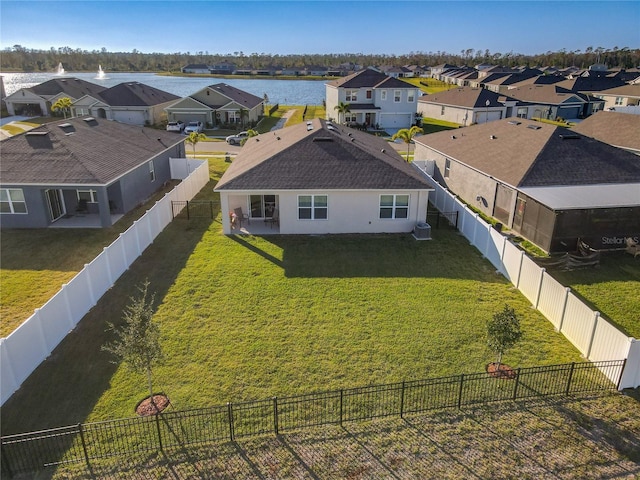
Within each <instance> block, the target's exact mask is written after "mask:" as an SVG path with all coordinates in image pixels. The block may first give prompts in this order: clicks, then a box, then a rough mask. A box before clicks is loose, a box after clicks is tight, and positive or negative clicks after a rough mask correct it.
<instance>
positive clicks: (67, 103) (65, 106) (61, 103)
mask: <svg viewBox="0 0 640 480" xmlns="http://www.w3.org/2000/svg"><path fill="white" fill-rule="evenodd" d="M71 105H72V102H71V99H70V98H69V97H62V98H59V99H58V100H57V101H56V102H55V103H54V104H53V105H51V111H52V112H57V111H58V110H62V113H63V115H64V118H65V119H66V118H67V112H71Z"/></svg>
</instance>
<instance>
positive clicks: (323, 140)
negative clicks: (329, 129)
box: [313, 137, 333, 142]
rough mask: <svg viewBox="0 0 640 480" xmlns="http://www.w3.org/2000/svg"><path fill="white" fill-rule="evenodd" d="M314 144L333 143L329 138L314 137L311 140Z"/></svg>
mask: <svg viewBox="0 0 640 480" xmlns="http://www.w3.org/2000/svg"><path fill="white" fill-rule="evenodd" d="M313 141H314V142H333V138H331V137H316V138H314V139H313Z"/></svg>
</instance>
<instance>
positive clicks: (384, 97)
mask: <svg viewBox="0 0 640 480" xmlns="http://www.w3.org/2000/svg"><path fill="white" fill-rule="evenodd" d="M380 100H383V101H386V100H387V91H386V90H380Z"/></svg>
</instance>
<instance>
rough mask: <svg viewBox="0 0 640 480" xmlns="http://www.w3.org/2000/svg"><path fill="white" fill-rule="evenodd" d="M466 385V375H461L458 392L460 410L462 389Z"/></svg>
mask: <svg viewBox="0 0 640 480" xmlns="http://www.w3.org/2000/svg"><path fill="white" fill-rule="evenodd" d="M463 385H464V373H461V374H460V389H459V390H458V408H462V387H463Z"/></svg>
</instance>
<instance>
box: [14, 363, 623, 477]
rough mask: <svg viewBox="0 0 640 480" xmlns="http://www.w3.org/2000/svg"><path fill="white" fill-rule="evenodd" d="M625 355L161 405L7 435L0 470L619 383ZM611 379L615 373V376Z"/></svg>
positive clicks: (20, 469)
mask: <svg viewBox="0 0 640 480" xmlns="http://www.w3.org/2000/svg"><path fill="white" fill-rule="evenodd" d="M625 362H626V360H616V361H606V362H594V363H591V362H584V363H570V364H562V365H550V366H542V367H531V368H519V369H516V370H513V371H512V372H511V374H510V375H504V376H495V375H494V374H491V373H474V374H469V375H464V374H463V375H455V376H451V377H441V378H433V379H427V380H415V381H407V382H401V383H393V384H387V385H372V386H367V387H360V388H351V389H344V390H336V391H330V392H321V393H313V394H308V395H299V396H292V397H281V398H275V397H274V398H272V399H270V400H259V401H250V402H241V403H228V404H227V405H224V406H216V407H211V408H201V409H196V410H186V411H176V412H163V413H161V414H159V415H156V416H152V417H138V418H128V419H121V420H112V421H105V422H98V423H88V424H78V425H74V426H68V427H62V428H56V429H51V430H45V431H40V432H30V433H25V434H19V435H11V436H7V437H2V446H1V449H2V452H1V453H2V473H3V475H7V476H12V475H15V474H17V473H23V472H33V471H38V470H42V469H44V468H46V467H49V466H55V465H60V464H68V463H80V462H84V463H86V464H87V466H88V467H91V461H92V460H97V459H101V458H107V457H117V456H125V455H132V454H137V453H142V452H148V451H168V450H170V449H175V448H183V447H185V446H187V445H199V444H206V443H211V442H216V441H225V440H231V441H233V440H235V439H237V438H241V437H249V436H256V435H264V434H276V435H278V434H280V433H282V432H286V431H291V430H299V429H304V428H309V427H314V426H320V425H328V424H339V425H342V424H343V423H344V422H353V421H359V420H370V419H373V418H377V417H387V416H400V417H404V416H405V415H408V414H416V413H420V412H425V411H428V410H434V409H443V408H462V407H465V406H469V405H476V404H483V403H490V402H500V401H508V400H517V399H525V398H530V397H545V396H551V395H570V394H576V393H583V392H595V391H602V390H615V389H617V387H618V385H616V383H617V382H618V381H619V379H620V378H621V377H622V373H623V370H624V366H625ZM610 379H615V381H614V382H612V381H611V380H610Z"/></svg>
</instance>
